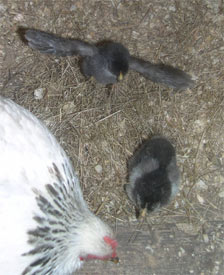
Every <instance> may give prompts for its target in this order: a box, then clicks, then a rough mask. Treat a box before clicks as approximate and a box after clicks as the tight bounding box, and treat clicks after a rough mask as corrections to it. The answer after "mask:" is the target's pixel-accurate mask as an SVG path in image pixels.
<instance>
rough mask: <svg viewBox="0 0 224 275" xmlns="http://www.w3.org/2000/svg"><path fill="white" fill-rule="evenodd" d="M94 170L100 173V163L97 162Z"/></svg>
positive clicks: (101, 169)
mask: <svg viewBox="0 0 224 275" xmlns="http://www.w3.org/2000/svg"><path fill="white" fill-rule="evenodd" d="M95 170H96V172H97V173H98V174H100V173H102V171H103V167H102V166H101V165H100V164H98V165H96V166H95Z"/></svg>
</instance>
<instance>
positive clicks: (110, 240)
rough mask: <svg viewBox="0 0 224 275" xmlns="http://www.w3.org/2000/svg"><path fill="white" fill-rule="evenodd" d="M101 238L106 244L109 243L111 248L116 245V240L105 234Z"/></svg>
mask: <svg viewBox="0 0 224 275" xmlns="http://www.w3.org/2000/svg"><path fill="white" fill-rule="evenodd" d="M103 239H104V241H105V242H106V243H107V244H109V245H110V246H111V247H112V249H113V250H114V249H115V248H116V247H117V241H115V240H113V239H111V238H110V237H108V236H105V237H104V238H103Z"/></svg>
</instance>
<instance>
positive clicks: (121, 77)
mask: <svg viewBox="0 0 224 275" xmlns="http://www.w3.org/2000/svg"><path fill="white" fill-rule="evenodd" d="M123 78H124V76H123V74H122V72H120V74H119V76H118V80H119V81H121V80H123Z"/></svg>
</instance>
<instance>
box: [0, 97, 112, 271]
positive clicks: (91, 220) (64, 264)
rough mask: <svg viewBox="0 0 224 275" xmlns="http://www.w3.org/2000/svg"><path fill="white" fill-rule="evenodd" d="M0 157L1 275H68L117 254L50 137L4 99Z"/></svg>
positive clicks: (0, 103)
mask: <svg viewBox="0 0 224 275" xmlns="http://www.w3.org/2000/svg"><path fill="white" fill-rule="evenodd" d="M0 152H1V153H0V167H1V171H0V220H1V226H0V236H1V242H0V251H1V254H0V269H1V274H7V275H11V274H12V275H15V274H22V272H24V274H70V273H72V272H73V271H75V270H76V269H77V268H79V267H80V266H81V263H82V261H81V260H80V258H83V259H85V258H86V257H87V258H88V255H97V257H98V258H104V257H107V256H109V255H110V254H112V253H113V252H115V251H112V248H111V247H110V245H108V244H106V243H105V241H104V240H103V238H104V237H105V236H109V237H111V238H112V235H113V233H112V231H111V229H110V228H109V227H108V226H107V225H106V224H104V223H103V222H102V221H101V220H100V219H98V218H97V217H95V216H94V215H93V214H92V213H91V212H90V211H89V210H88V208H87V205H86V203H85V201H84V200H83V196H82V192H81V189H80V186H79V181H78V178H77V176H76V174H75V172H74V170H73V168H72V166H71V164H70V161H69V160H68V158H67V156H66V154H65V152H64V150H63V149H62V148H61V147H60V145H59V144H58V142H57V141H56V139H55V138H54V136H53V135H52V134H51V133H50V132H49V131H48V129H47V128H46V127H45V126H44V125H43V124H42V123H41V122H40V121H39V120H38V119H37V118H36V117H35V116H33V115H32V114H31V113H30V112H29V111H27V110H25V109H23V108H22V107H20V106H18V105H16V104H15V103H14V102H12V101H10V100H7V99H4V98H2V97H0ZM109 239H110V238H109ZM115 254H116V253H113V256H114V257H115V256H116V255H115ZM97 257H95V258H97Z"/></svg>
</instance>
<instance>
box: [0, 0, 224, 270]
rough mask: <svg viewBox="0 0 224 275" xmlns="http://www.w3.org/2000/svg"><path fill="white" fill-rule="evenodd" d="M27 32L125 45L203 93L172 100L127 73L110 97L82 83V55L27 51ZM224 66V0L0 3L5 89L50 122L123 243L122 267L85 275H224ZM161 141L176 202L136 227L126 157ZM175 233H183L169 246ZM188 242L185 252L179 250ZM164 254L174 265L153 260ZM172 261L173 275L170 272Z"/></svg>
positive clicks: (0, 79)
mask: <svg viewBox="0 0 224 275" xmlns="http://www.w3.org/2000/svg"><path fill="white" fill-rule="evenodd" d="M20 26H23V27H30V28H31V27H32V28H36V29H40V30H45V31H48V32H52V33H57V34H58V35H62V36H64V37H72V38H79V39H82V40H85V41H87V42H92V43H95V42H99V41H101V40H113V41H118V42H121V43H123V44H124V45H125V46H126V47H127V48H128V49H129V51H130V53H131V54H133V55H135V56H139V57H142V58H144V59H145V60H149V61H151V62H154V63H161V62H163V63H166V64H170V65H173V66H177V67H179V68H181V69H183V70H184V71H186V72H188V73H189V74H191V75H192V77H193V79H194V80H195V82H196V85H195V87H194V88H192V89H189V90H187V91H183V92H175V91H173V90H172V89H168V88H167V87H165V86H162V85H157V84H154V83H152V82H151V81H149V80H146V79H144V78H143V77H141V76H140V75H138V74H137V73H134V72H129V73H128V75H127V76H126V77H125V79H124V80H123V81H122V82H119V83H118V84H116V85H115V86H114V87H113V89H112V90H111V89H110V88H108V87H105V86H103V85H100V84H97V83H96V82H95V81H94V80H86V79H85V78H84V76H83V75H82V74H81V73H80V69H79V60H80V59H79V58H78V57H66V58H58V57H54V56H47V55H42V54H40V53H38V52H35V51H33V50H31V49H29V48H28V47H27V46H26V45H25V44H24V43H23V42H22V41H21V40H20V38H19V36H18V34H17V32H16V31H17V29H18V27H20ZM223 60H224V4H223V0H213V1H210V0H204V1H203V0H189V1H177V0H176V1H175V0H170V1H164V0H151V1H149V0H136V1H128V0H124V1H121V0H120V1H119V0H105V1H97V0H92V1H87V0H82V1H81V0H77V1H72V0H65V1H59V0H48V1H44V0H32V1H24V0H8V1H7V0H2V1H1V3H0V66H1V72H0V89H1V91H0V93H1V94H2V95H4V96H6V97H9V98H11V99H13V100H15V101H16V102H17V103H19V104H21V105H22V106H24V107H26V108H28V109H30V110H31V111H32V112H33V113H34V114H35V115H37V116H38V117H39V118H41V119H42V120H44V122H45V123H46V124H47V125H48V127H49V128H50V129H51V131H52V132H53V133H54V134H55V135H56V137H57V138H58V140H59V142H60V144H61V145H62V146H63V148H64V149H65V150H66V152H67V153H68V155H69V156H70V158H71V160H72V162H73V164H74V166H75V169H76V171H77V173H78V174H79V178H80V182H81V185H82V189H83V193H84V196H85V199H86V201H87V202H88V204H89V206H90V208H91V209H92V211H94V212H95V213H97V215H99V216H100V217H101V218H103V219H104V220H106V221H107V222H108V223H110V224H111V225H112V226H114V227H115V230H116V231H117V234H118V239H119V238H120V240H121V242H120V243H121V244H122V245H121V246H120V255H119V256H120V257H121V259H122V257H123V259H124V261H123V263H124V264H123V266H122V260H121V263H120V264H118V265H117V266H116V269H115V266H114V265H113V267H112V264H111V263H109V264H108V265H106V264H105V263H103V265H102V264H101V263H92V264H91V265H90V264H89V263H88V264H87V265H86V267H84V268H83V270H82V271H80V274H159V275H163V274H180V271H181V274H201V275H203V274H204V275H205V274H223V273H222V272H223V270H224V263H223V257H224V239H223V238H224V221H223V220H224V219H223V218H224V127H223V125H224V124H223V122H224V112H223V108H224V93H223V92H224V83H223V81H224V69H223ZM36 89H42V90H43V91H44V94H45V96H44V98H43V99H40V100H38V99H36V98H35V96H34V91H35V90H36ZM158 133H159V134H162V135H164V136H166V137H168V138H169V139H170V140H171V141H172V143H173V144H174V145H175V147H176V150H177V159H178V164H179V167H180V170H181V173H182V183H181V187H180V192H179V193H178V195H177V197H176V199H175V200H174V201H173V202H172V203H171V204H170V205H169V206H168V207H167V208H164V209H162V210H161V211H159V212H156V213H154V214H152V215H150V216H147V219H146V220H145V221H144V224H142V225H141V226H139V225H136V219H135V212H134V208H133V205H132V204H131V202H130V201H129V200H128V198H127V196H126V194H125V193H124V190H123V185H124V184H125V183H126V179H127V160H128V159H129V158H130V156H131V155H132V153H133V152H134V150H135V149H136V147H137V146H138V145H139V144H140V143H141V141H142V140H143V139H145V138H147V137H150V136H152V135H154V134H158ZM136 228H137V229H136ZM147 228H148V229H147ZM149 228H150V229H149ZM165 228H169V230H167V231H166V230H165ZM170 228H172V229H173V231H174V232H176V234H175V236H181V237H180V238H179V239H176V238H175V237H174V239H173V241H172V240H170V238H169V236H170V233H169V232H170V230H171V229H170ZM119 229H122V230H121V231H120V232H119ZM125 229H126V230H127V231H126V230H125ZM143 229H144V230H143ZM142 230H143V231H142ZM147 230H148V231H147ZM161 230H162V231H161ZM157 231H158V232H157ZM125 232H127V234H125ZM136 232H137V233H139V232H140V233H139V234H140V236H141V234H143V235H144V234H146V235H147V234H148V236H149V237H148V240H151V241H152V243H153V240H154V239H155V238H154V237H153V236H154V235H150V234H151V233H150V232H154V233H153V234H155V232H157V233H158V235H160V234H163V235H164V234H168V235H167V236H166V238H165V240H166V239H167V240H168V239H169V241H167V246H168V247H169V248H170V247H172V253H171V254H172V255H169V250H167V251H168V252H167V253H165V252H164V251H166V250H164V249H166V248H167V247H166V242H165V243H163V245H161V243H160V242H158V243H156V244H155V247H156V248H157V249H154V250H153V249H151V248H150V247H151V246H153V245H152V243H150V242H149V243H148V244H147V245H145V243H147V241H145V242H141V238H140V239H139V242H138V239H136V238H135V240H131V241H130V239H129V240H128V239H127V238H125V236H129V235H130V236H131V237H133V234H135V233H136ZM141 232H143V233H141ZM161 232H162V233H161ZM166 232H167V233H166ZM132 233H133V234H132ZM178 234H179V235H178ZM171 235H172V234H171ZM144 236H145V235H144ZM192 236H194V237H192ZM143 240H147V237H146V236H145V237H144V238H143ZM177 240H178V242H177ZM186 240H187V243H188V245H189V247H191V249H190V250H187V249H185V248H183V247H184V245H185V244H186ZM136 242H137V244H136ZM132 243H133V246H132V245H131V244H132ZM127 244H128V245H127ZM135 244H136V245H139V247H140V252H139V253H141V252H142V251H143V252H144V253H145V251H148V252H147V253H148V254H147V257H148V258H147V259H148V260H147V264H146V260H145V258H144V257H143V258H142V257H139V254H138V255H137V252H138V251H139V250H136V251H137V252H136V251H135V252H136V254H133V258H132V259H130V262H131V261H133V262H135V263H136V265H135V268H133V267H132V266H131V265H129V263H130V262H129V263H128V261H126V262H125V255H126V254H127V252H128V251H130V253H132V252H133V247H135ZM147 247H148V250H147ZM181 247H182V250H181ZM197 249H198V250H197ZM162 251H163V252H164V253H165V254H163V253H162ZM143 252H142V253H143ZM118 253H119V250H118ZM125 253H126V254H125ZM144 253H143V254H144ZM136 255H137V256H136ZM161 255H163V256H164V257H168V256H167V255H169V257H171V259H170V262H169V261H168V259H167V260H166V258H163V259H164V261H163V262H162V261H160V260H158V259H159V257H161ZM183 255H184V257H183ZM193 255H196V256H193ZM126 256H127V255H126ZM138 257H139V258H138ZM181 257H182V259H183V260H182V261H178V260H177V259H180V258H181ZM136 259H138V260H136ZM155 259H157V264H156V265H155ZM137 261H139V265H140V266H139V272H138V271H137V270H138V267H137ZM169 263H170V266H173V267H174V268H173V269H169V268H168V269H166V265H168V266H169ZM193 263H194V265H195V266H196V267H198V268H197V269H194V268H192V266H194V265H193ZM144 265H145V266H144ZM175 265H176V266H175ZM184 265H185V267H184V268H183V266H184ZM98 270H101V271H98ZM102 270H104V271H102ZM125 270H126V271H125ZM167 270H169V271H167ZM136 272H137V273H136Z"/></svg>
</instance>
